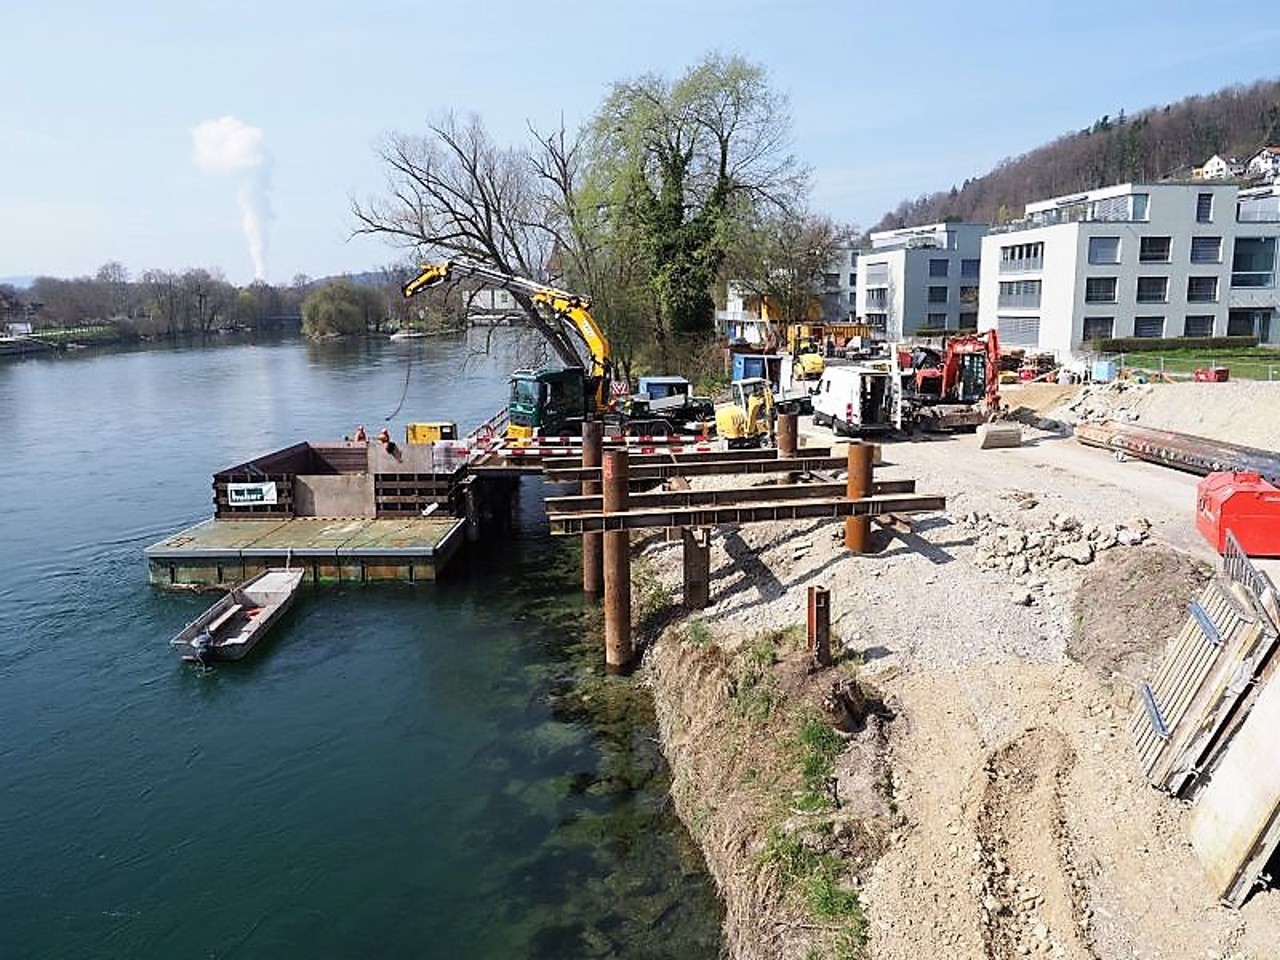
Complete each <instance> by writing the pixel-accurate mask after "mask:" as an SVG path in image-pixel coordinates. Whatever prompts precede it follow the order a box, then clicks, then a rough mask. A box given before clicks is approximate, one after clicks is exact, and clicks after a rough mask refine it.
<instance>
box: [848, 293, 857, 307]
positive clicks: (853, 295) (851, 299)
mask: <svg viewBox="0 0 1280 960" xmlns="http://www.w3.org/2000/svg"><path fill="white" fill-rule="evenodd" d="M857 302H858V295H857V293H855V292H854V291H852V290H850V291H849V310H850V311H852V310H853V308H854V306H855V305H856V304H857Z"/></svg>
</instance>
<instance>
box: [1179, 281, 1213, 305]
mask: <svg viewBox="0 0 1280 960" xmlns="http://www.w3.org/2000/svg"><path fill="white" fill-rule="evenodd" d="M1217 302H1218V278H1217V277H1187V303H1217Z"/></svg>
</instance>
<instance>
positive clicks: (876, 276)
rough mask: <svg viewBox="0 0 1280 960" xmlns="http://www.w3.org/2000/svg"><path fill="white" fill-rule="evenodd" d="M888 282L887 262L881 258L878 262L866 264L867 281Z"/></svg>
mask: <svg viewBox="0 0 1280 960" xmlns="http://www.w3.org/2000/svg"><path fill="white" fill-rule="evenodd" d="M888 282H889V263H888V261H887V260H882V261H881V262H879V263H868V264H867V283H888Z"/></svg>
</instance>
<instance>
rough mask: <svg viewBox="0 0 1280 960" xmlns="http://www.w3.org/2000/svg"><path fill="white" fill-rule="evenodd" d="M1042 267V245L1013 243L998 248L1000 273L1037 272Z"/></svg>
mask: <svg viewBox="0 0 1280 960" xmlns="http://www.w3.org/2000/svg"><path fill="white" fill-rule="evenodd" d="M1043 266H1044V244H1043V243H1015V244H1012V245H1011V246H1007V247H1001V248H1000V272H1001V273H1012V272H1014V271H1017V270H1039V269H1041V268H1042V267H1043Z"/></svg>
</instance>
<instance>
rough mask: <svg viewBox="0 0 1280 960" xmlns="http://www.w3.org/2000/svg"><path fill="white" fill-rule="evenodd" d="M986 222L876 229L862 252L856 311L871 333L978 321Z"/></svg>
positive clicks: (894, 334)
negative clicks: (866, 247) (981, 261)
mask: <svg viewBox="0 0 1280 960" xmlns="http://www.w3.org/2000/svg"><path fill="white" fill-rule="evenodd" d="M987 230H988V226H987V225H986V224H985V223H935V224H932V225H930V226H923V227H909V228H905V229H902V230H883V231H879V232H877V233H873V234H871V237H870V241H871V246H870V249H863V250H862V251H860V252H859V254H858V257H857V267H856V271H855V272H856V274H857V278H858V280H857V285H856V291H857V294H856V295H857V300H856V305H857V316H858V319H859V320H861V321H862V322H863V323H866V324H867V325H869V326H870V327H871V330H872V335H873V336H875V337H877V338H879V339H884V340H890V341H895V340H901V339H903V338H904V337H910V336H913V335H915V334H916V333H917V332H918V331H920V330H962V329H968V330H972V329H975V328H976V327H977V324H978V320H979V315H978V302H979V299H980V296H979V294H980V289H979V286H980V285H979V274H980V269H979V268H980V258H981V254H982V238H983V237H984V236H985V235H986V233H987Z"/></svg>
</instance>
